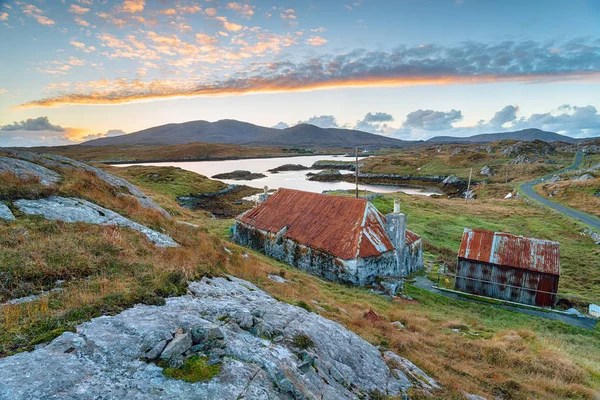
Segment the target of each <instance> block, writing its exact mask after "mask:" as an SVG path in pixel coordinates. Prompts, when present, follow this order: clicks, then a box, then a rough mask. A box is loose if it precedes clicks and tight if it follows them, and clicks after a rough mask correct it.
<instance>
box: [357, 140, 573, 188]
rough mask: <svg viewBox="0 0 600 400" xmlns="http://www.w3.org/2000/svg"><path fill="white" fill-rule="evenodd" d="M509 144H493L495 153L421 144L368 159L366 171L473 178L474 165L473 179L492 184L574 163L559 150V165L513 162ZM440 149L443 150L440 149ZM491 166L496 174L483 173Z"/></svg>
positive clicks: (476, 147) (475, 146)
mask: <svg viewBox="0 0 600 400" xmlns="http://www.w3.org/2000/svg"><path fill="white" fill-rule="evenodd" d="M510 143H514V142H507V143H501V142H498V143H492V144H491V145H490V150H491V152H489V153H488V152H487V151H486V150H485V148H486V147H487V144H484V145H482V144H470V145H439V146H430V147H417V148H409V149H404V150H401V151H397V152H392V153H387V154H383V155H380V156H377V157H369V158H367V159H365V160H364V161H363V162H364V166H363V167H362V168H361V171H362V172H370V173H381V174H400V175H411V176H444V177H445V176H448V175H450V174H454V175H456V176H457V177H459V178H462V179H464V180H467V179H469V172H470V169H471V168H473V176H472V179H473V181H478V182H481V181H487V182H489V183H502V182H505V181H506V176H507V174H508V181H509V182H523V181H527V180H530V179H533V178H535V177H538V176H542V175H546V174H549V173H552V172H554V171H557V170H559V169H560V168H562V167H563V166H566V165H569V164H570V163H571V162H572V159H573V155H572V153H557V154H556V155H554V156H551V157H549V159H550V160H552V161H554V162H556V164H546V163H544V162H537V163H533V164H514V165H513V164H509V162H510V161H511V158H508V157H506V156H504V155H502V153H501V150H502V149H503V148H505V147H506V146H507V145H508V144H510ZM438 150H439V151H438ZM484 166H488V167H489V168H490V169H491V170H492V172H493V174H494V175H493V176H492V177H488V176H485V175H481V174H480V173H479V172H480V171H481V169H482V168H483V167H484Z"/></svg>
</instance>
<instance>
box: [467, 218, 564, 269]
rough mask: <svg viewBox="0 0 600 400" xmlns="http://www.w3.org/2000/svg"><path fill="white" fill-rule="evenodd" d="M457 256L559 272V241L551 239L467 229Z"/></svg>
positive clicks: (507, 265) (515, 266)
mask: <svg viewBox="0 0 600 400" xmlns="http://www.w3.org/2000/svg"><path fill="white" fill-rule="evenodd" d="M458 257H459V258H464V259H466V260H472V261H482V262H485V263H489V264H497V265H502V266H506V267H512V268H519V269H524V270H529V271H534V272H540V273H545V274H552V275H557V276H558V275H560V244H559V243H558V242H553V241H551V240H542V239H534V238H528V237H523V236H516V235H512V234H510V233H501V232H490V231H483V230H474V229H465V231H464V233H463V237H462V242H461V245H460V249H459V251H458Z"/></svg>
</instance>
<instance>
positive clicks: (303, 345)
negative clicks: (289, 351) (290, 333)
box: [292, 333, 315, 350]
mask: <svg viewBox="0 0 600 400" xmlns="http://www.w3.org/2000/svg"><path fill="white" fill-rule="evenodd" d="M292 343H293V344H294V346H295V347H297V348H299V349H300V350H306V349H309V348H311V347H313V346H314V345H315V343H314V342H313V340H312V339H311V338H310V336H308V335H306V334H304V333H299V334H297V335H296V336H294V337H293V339H292Z"/></svg>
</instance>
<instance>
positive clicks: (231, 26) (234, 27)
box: [216, 17, 243, 32]
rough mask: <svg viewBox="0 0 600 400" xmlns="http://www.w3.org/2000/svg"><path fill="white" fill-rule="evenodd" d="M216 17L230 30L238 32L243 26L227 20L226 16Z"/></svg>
mask: <svg viewBox="0 0 600 400" xmlns="http://www.w3.org/2000/svg"><path fill="white" fill-rule="evenodd" d="M216 19H217V20H218V21H220V22H221V23H222V24H223V28H225V29H227V30H228V31H230V32H238V31H240V30H242V28H243V26H242V25H240V24H236V23H235V22H229V21H227V18H225V17H216Z"/></svg>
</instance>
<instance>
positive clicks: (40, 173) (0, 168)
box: [0, 157, 60, 186]
mask: <svg viewBox="0 0 600 400" xmlns="http://www.w3.org/2000/svg"><path fill="white" fill-rule="evenodd" d="M3 172H11V173H13V174H15V175H16V176H17V177H18V178H20V179H24V178H27V177H30V176H34V177H36V178H38V179H39V180H40V183H41V184H42V185H44V186H50V185H53V184H55V183H57V182H58V181H59V180H60V175H59V174H57V173H56V172H54V171H52V170H49V169H48V168H46V167H43V166H41V165H38V164H34V163H32V162H29V161H25V160H17V159H16V158H10V157H0V173H3Z"/></svg>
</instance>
